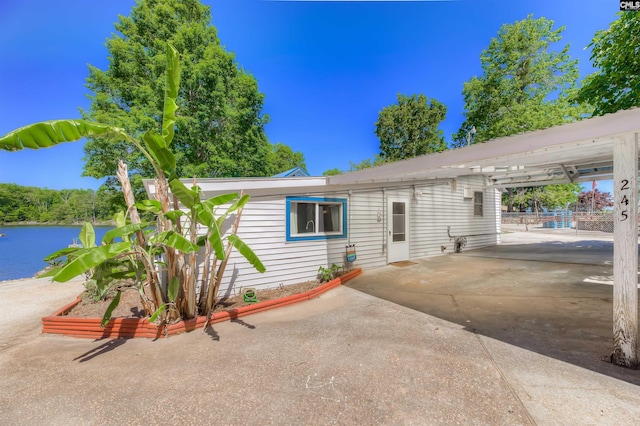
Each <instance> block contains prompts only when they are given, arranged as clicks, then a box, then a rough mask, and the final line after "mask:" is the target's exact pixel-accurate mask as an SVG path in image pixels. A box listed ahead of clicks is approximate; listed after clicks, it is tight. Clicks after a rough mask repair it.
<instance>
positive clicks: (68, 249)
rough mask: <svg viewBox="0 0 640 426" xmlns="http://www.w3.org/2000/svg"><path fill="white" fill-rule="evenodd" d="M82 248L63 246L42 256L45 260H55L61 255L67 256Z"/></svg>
mask: <svg viewBox="0 0 640 426" xmlns="http://www.w3.org/2000/svg"><path fill="white" fill-rule="evenodd" d="M80 250H82V249H81V248H80V247H65V248H63V249H60V250H58V251H55V252H53V253H51V254H50V255H49V256H47V257H45V258H44V261H45V262H51V261H52V260H56V259H59V258H61V257H62V256H68V255H70V254H72V253H75V252H77V251H80Z"/></svg>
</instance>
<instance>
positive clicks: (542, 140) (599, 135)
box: [328, 108, 640, 184]
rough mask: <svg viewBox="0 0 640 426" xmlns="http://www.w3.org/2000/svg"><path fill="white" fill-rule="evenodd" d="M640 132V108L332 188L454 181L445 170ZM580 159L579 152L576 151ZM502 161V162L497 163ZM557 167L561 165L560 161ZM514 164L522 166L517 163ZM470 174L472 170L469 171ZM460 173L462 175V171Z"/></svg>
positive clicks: (353, 175)
mask: <svg viewBox="0 0 640 426" xmlns="http://www.w3.org/2000/svg"><path fill="white" fill-rule="evenodd" d="M635 132H640V108H634V109H630V110H624V111H618V112H616V113H613V114H607V115H604V116H601V117H593V118H590V119H587V120H582V121H578V122H575V123H569V124H564V125H561V126H555V127H551V128H548V129H545V130H538V131H535V132H529V133H523V134H520V135H514V136H509V137H505V138H500V139H495V140H492V141H487V142H485V143H481V144H475V145H471V146H467V147H463V148H458V149H453V150H448V151H443V152H439V153H435V154H428V155H424V156H421V157H417V158H412V159H409V160H403V161H397V162H394V163H390V164H385V165H382V166H377V167H373V168H370V169H364V170H359V171H355V172H349V173H345V174H342V175H336V176H329V180H328V183H329V184H348V183H357V182H375V181H377V180H384V179H389V178H393V177H399V176H404V177H409V176H411V175H423V176H431V177H453V176H451V173H448V174H447V173H443V171H444V170H447V169H449V170H451V169H453V168H456V167H457V168H460V169H462V168H464V166H465V165H470V166H475V165H477V163H481V162H488V161H490V160H493V161H495V162H496V164H495V165H501V164H497V163H498V162H499V160H501V159H502V160H503V161H504V159H506V158H508V157H515V158H518V157H520V158H521V159H522V162H521V163H520V164H526V163H527V155H528V154H534V153H536V152H540V151H544V150H545V149H549V148H553V147H561V146H567V147H571V146H574V147H575V148H578V146H579V145H580V142H583V143H584V142H595V141H598V140H601V139H607V140H612V139H613V138H615V137H618V136H621V135H624V134H628V133H635ZM575 155H576V156H579V150H578V149H577V150H576V153H575ZM496 160H498V161H496ZM554 162H555V163H557V162H558V159H557V158H556V159H555V160H554ZM512 164H519V163H518V162H517V161H515V162H513V163H512ZM467 170H468V169H467ZM459 173H462V171H460V172H459Z"/></svg>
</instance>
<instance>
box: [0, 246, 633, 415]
mask: <svg viewBox="0 0 640 426" xmlns="http://www.w3.org/2000/svg"><path fill="white" fill-rule="evenodd" d="M539 235H540V234H536V233H527V234H521V233H514V234H507V235H505V240H506V241H505V243H506V244H505V245H503V246H501V247H496V248H493V249H487V250H479V251H474V252H466V253H462V254H459V255H455V254H452V255H446V256H441V257H437V258H430V259H424V260H419V261H416V263H415V264H412V265H409V266H407V267H402V268H400V267H395V266H387V267H385V268H381V269H376V270H372V271H368V272H365V273H364V274H363V275H362V276H360V277H358V278H357V279H354V280H353V281H351V283H350V287H353V288H348V287H339V288H337V289H335V290H332V291H331V292H329V293H326V294H324V295H322V296H321V297H319V298H318V299H314V300H312V301H309V302H304V303H300V304H297V305H292V306H288V307H285V308H282V309H278V310H274V311H268V312H263V313H259V314H256V315H253V316H249V317H245V318H243V319H242V320H237V321H234V322H230V323H220V324H215V326H214V327H213V328H212V329H209V330H208V332H207V333H206V334H203V333H202V332H201V331H196V332H192V333H189V334H185V335H181V336H176V337H172V338H170V339H161V340H157V341H151V340H147V339H140V340H137V339H135V340H124V339H123V340H102V341H91V340H77V339H71V338H64V337H52V336H41V335H40V333H39V318H40V317H41V316H43V315H45V314H49V313H50V312H51V307H52V306H61V305H62V304H64V303H65V302H67V301H69V298H70V295H72V294H75V293H77V291H78V289H79V283H70V284H50V283H45V282H42V281H37V280H36V281H33V280H24V281H18V282H10V283H0V312H3V311H4V312H10V313H11V312H15V311H12V310H13V309H15V302H16V300H18V299H16V298H18V297H19V294H21V293H24V292H32V294H34V295H40V297H32V298H22V299H19V303H21V309H20V312H22V313H21V314H20V315H19V316H20V321H14V320H11V318H13V317H15V315H9V317H6V316H5V317H4V318H5V319H6V321H3V327H2V328H0V371H2V375H1V376H0V389H2V392H1V393H0V415H1V418H2V419H3V422H5V423H6V424H14V425H23V424H24V425H26V424H49V425H58V424H60V425H63V424H64V425H107V424H113V425H116V424H124V423H127V424H157V423H161V422H162V423H178V422H180V423H183V424H296V425H298V424H322V425H324V424H429V425H431V424H490V425H494V424H509V425H517V424H614V423H620V424H634V423H638V422H639V421H640V387H639V385H640V371H637V370H625V369H622V368H619V367H615V366H613V365H611V364H609V363H606V362H602V361H600V358H601V357H602V356H605V355H607V354H608V352H609V351H610V348H611V326H610V325H611V286H609V285H607V284H598V283H591V282H585V281H584V280H585V279H590V278H593V279H594V281H598V280H599V281H601V282H605V281H606V277H607V275H610V268H611V266H610V264H608V263H607V259H606V254H605V253H606V252H607V246H606V242H599V243H597V244H596V243H593V245H594V247H595V245H598V247H600V248H599V249H598V250H602V254H603V255H602V256H601V257H599V258H598V259H599V260H598V262H599V263H598V262H595V263H594V262H592V259H589V262H590V263H589V264H584V263H579V262H569V263H567V262H563V261H562V260H561V259H559V258H558V255H557V253H556V254H554V253H553V252H551V251H550V249H549V247H552V246H557V247H562V248H563V249H566V248H568V247H573V248H574V249H576V250H580V249H581V248H582V247H583V246H584V244H592V243H582V242H580V241H579V239H576V238H577V237H574V236H553V238H551V241H549V239H550V238H549V237H547V236H544V235H543V236H542V237H539ZM536 238H538V243H539V244H540V245H539V246H538V249H539V250H535V249H534V248H533V247H532V246H525V243H527V242H531V241H534V242H535V241H536ZM545 241H546V242H545ZM593 241H595V240H593ZM507 245H508V246H509V247H507ZM519 245H521V246H522V247H521V248H520V249H517V246H519ZM505 247H506V249H505ZM534 247H535V246H534ZM562 251H567V250H562ZM505 253H506V254H505ZM517 253H520V255H522V254H525V255H527V256H528V257H531V258H532V257H534V255H535V256H540V258H538V259H536V260H530V259H529V260H519V259H518V255H517ZM545 253H546V254H545ZM590 253H593V252H590ZM507 255H509V256H510V257H511V258H510V259H508V258H507V257H509V256H507ZM545 256H546V257H545ZM578 257H580V256H578ZM574 260H575V259H574ZM356 289H360V290H356ZM365 292H367V293H371V294H374V295H376V296H379V297H374V296H373V295H371V294H366V293H365ZM383 298H384V299H388V300H384V299H383ZM403 305H404V306H403ZM607 312H608V313H607Z"/></svg>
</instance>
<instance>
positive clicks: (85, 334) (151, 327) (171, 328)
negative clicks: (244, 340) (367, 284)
mask: <svg viewBox="0 0 640 426" xmlns="http://www.w3.org/2000/svg"><path fill="white" fill-rule="evenodd" d="M361 273H362V270H360V269H354V270H352V271H349V272H347V273H346V274H344V275H342V276H340V277H338V278H336V279H334V280H331V281H329V282H327V283H325V284H322V285H320V286H318V287H316V288H314V289H312V290H309V291H305V292H303V293H298V294H293V295H291V296H287V297H283V298H280V299H274V300H267V301H264V302H259V303H256V304H253V305H247V306H241V307H239V308H236V309H231V310H228V311H222V312H216V313H215V314H213V315H212V316H211V319H210V320H209V323H210V324H215V323H217V322H221V321H228V320H232V319H236V318H239V317H243V316H245V315H251V314H255V313H258V312H263V311H267V310H269V309H274V308H279V307H281V306H286V305H290V304H292V303H298V302H302V301H304V300H311V299H313V298H314V297H317V296H319V295H320V294H322V293H324V292H326V291H329V290H331V289H332V288H334V287H337V286H339V285H341V284H343V283H345V282H347V281H349V280H350V279H351V278H354V277H357V276H358V275H360V274H361ZM78 303H80V296H78V298H77V299H76V300H74V301H73V302H71V303H69V304H67V305H65V306H64V307H62V308H61V309H59V310H57V311H56V312H54V313H53V314H52V315H50V316H48V317H44V318H42V333H46V334H62V335H64V336H70V337H81V338H87V339H104V338H107V337H111V338H118V337H129V338H130V337H147V338H158V337H162V336H165V335H166V336H174V335H176V334H180V333H185V332H189V331H193V330H195V329H196V328H201V327H202V326H203V325H204V323H205V321H206V317H204V316H201V317H198V318H193V319H189V320H185V321H180V322H177V323H175V324H171V325H168V326H161V327H158V326H157V325H156V324H152V323H149V321H148V319H146V318H114V319H112V320H110V321H109V323H108V324H107V326H106V327H104V328H103V327H100V321H101V320H102V318H83V317H69V316H66V314H67V313H68V312H69V311H71V309H72V308H73V307H74V306H75V305H77V304H78Z"/></svg>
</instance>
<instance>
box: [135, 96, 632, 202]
mask: <svg viewBox="0 0 640 426" xmlns="http://www.w3.org/2000/svg"><path fill="white" fill-rule="evenodd" d="M636 133H640V108H634V109H630V110H624V111H618V112H616V113H613V114H608V115H604V116H601V117H593V118H589V119H586V120H582V121H578V122H575V123H570V124H565V125H561V126H555V127H551V128H548V129H545V130H539V131H535V132H529V133H523V134H519V135H515V136H509V137H505V138H500V139H495V140H491V141H487V142H485V143H480V144H475V145H471V146H467V147H463V148H458V149H453V150H448V151H443V152H439V153H436V154H427V155H423V156H421V157H416V158H412V159H408V160H403V161H396V162H393V163H389V164H385V165H382V166H377V167H373V168H369V169H364V170H359V171H355V172H349V173H345V174H342V175H336V176H328V177H325V176H311V177H292V178H287V179H281V178H199V179H198V180H197V181H198V185H199V186H200V187H201V188H202V190H203V191H204V192H206V193H208V195H209V196H211V195H213V194H216V193H224V192H229V191H239V190H244V191H248V192H249V193H251V194H252V196H255V195H268V194H271V195H273V194H280V195H287V194H294V193H300V192H309V193H310V192H327V191H332V190H340V189H344V188H345V187H346V188H353V187H367V186H374V187H377V186H382V185H404V184H409V185H410V184H412V182H419V181H421V182H424V181H431V180H432V181H433V182H434V183H437V182H439V181H442V180H448V179H454V178H458V177H462V176H485V177H487V179H488V180H489V186H492V187H495V188H509V187H519V186H536V185H549V184H558V183H569V182H586V181H593V180H604V179H611V178H612V176H613V141H614V140H615V139H616V138H620V137H627V136H633V135H634V134H636ZM636 141H637V140H636ZM636 143H637V142H636ZM183 182H184V183H185V184H187V185H190V184H191V183H192V180H191V179H184V180H183ZM144 183H145V186H146V188H147V192H148V193H149V194H150V195H151V194H153V193H154V192H155V185H154V182H153V181H152V180H145V181H144Z"/></svg>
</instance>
